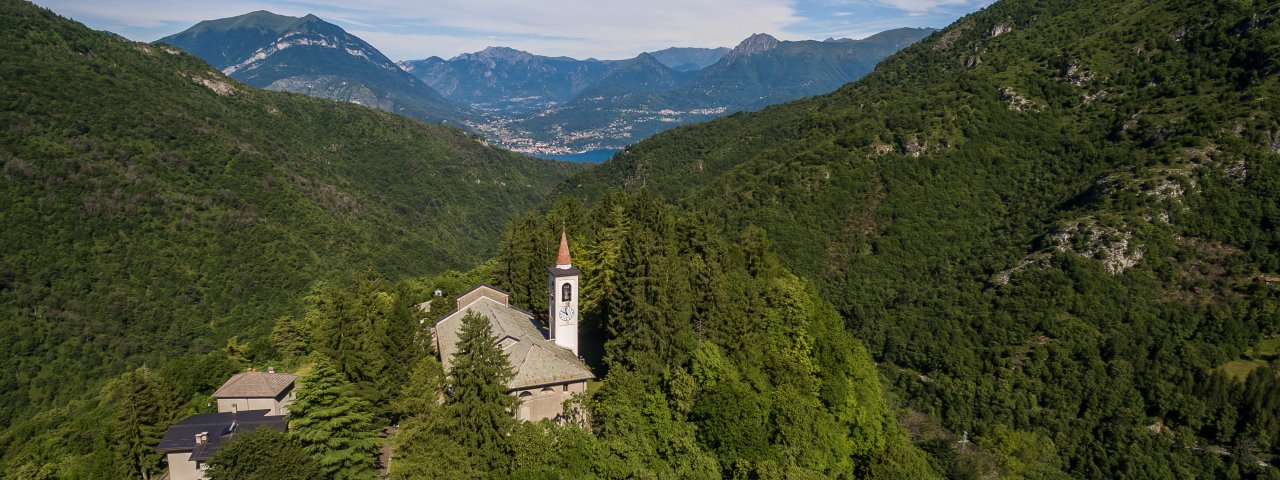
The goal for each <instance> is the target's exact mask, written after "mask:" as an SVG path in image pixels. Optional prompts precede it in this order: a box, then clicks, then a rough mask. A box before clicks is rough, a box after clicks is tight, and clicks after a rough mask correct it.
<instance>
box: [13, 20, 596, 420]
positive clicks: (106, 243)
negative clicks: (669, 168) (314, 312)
mask: <svg viewBox="0 0 1280 480" xmlns="http://www.w3.org/2000/svg"><path fill="white" fill-rule="evenodd" d="M0 45H2V46H0V72H2V74H0V78H2V80H0V197H2V198H3V202H2V205H0V244H3V245H5V247H4V248H3V249H2V250H0V332H3V333H0V357H3V358H4V359H5V360H4V362H5V363H4V368H3V369H0V424H5V425H20V424H22V423H23V422H24V421H25V420H27V419H29V418H30V417H31V416H32V415H34V414H36V413H38V412H40V411H43V410H46V409H49V408H53V407H62V408H66V405H67V402H68V401H73V400H82V399H85V398H86V397H85V394H86V393H89V392H92V391H95V390H97V389H99V388H101V387H103V386H104V385H105V381H106V379H107V378H109V377H111V376H114V375H118V374H120V373H123V372H125V371H128V370H132V369H134V368H137V367H139V366H141V365H144V364H145V365H150V366H159V365H160V364H161V363H163V362H164V361H165V360H167V359H172V358H174V357H177V356H183V355H192V354H195V355H199V354H203V353H207V352H212V351H220V350H222V349H223V348H224V347H225V346H226V345H228V342H230V341H235V342H238V344H240V345H243V346H245V347H246V348H249V349H260V348H265V345H266V343H267V342H266V334H267V332H269V331H270V330H271V328H272V322H273V321H274V320H275V319H276V318H277V317H279V316H280V315H282V314H285V313H288V312H292V311H296V310H297V309H298V308H300V306H301V303H300V299H301V297H302V295H303V294H304V293H305V292H306V291H307V290H308V289H309V288H310V286H311V284H312V282H314V281H316V280H318V279H322V278H327V277H330V276H333V275H335V274H337V273H339V272H345V271H354V270H360V269H366V268H368V269H374V270H376V271H379V272H383V273H385V274H387V275H391V276H395V277H401V276H405V275H410V274H414V275H419V274H423V273H427V272H439V271H443V270H444V269H447V268H463V267H470V266H472V265H475V264H476V263H479V262H480V261H482V260H483V259H485V258H487V257H489V256H491V255H493V253H494V251H495V246H496V243H494V242H490V243H485V242H473V241H470V239H472V238H497V236H498V235H499V234H500V232H501V231H502V223H503V221H504V219H506V218H510V217H512V216H514V215H515V213H516V212H519V211H522V210H523V209H525V208H527V206H528V205H529V204H530V203H532V202H536V201H537V200H538V199H540V198H543V197H544V196H545V195H546V191H547V190H548V189H550V188H552V186H553V185H554V184H555V182H558V181H559V180H561V179H563V178H564V176H565V175H567V174H568V173H569V172H570V171H571V169H573V168H576V167H574V166H571V165H566V164H560V163H556V162H549V161H542V160H536V159H532V158H527V157H521V156H517V155H515V154H512V153H510V152H505V151H501V150H497V149H493V148H489V147H486V146H484V145H482V144H481V143H480V142H479V141H477V139H475V138H473V137H471V136H469V135H467V134H464V133H463V132H461V131H458V130H454V129H450V128H445V127H440V126H431V125H425V124H422V123H418V122H415V121H411V120H408V119H404V118H401V117H397V116H393V115H390V114H386V113H383V112H380V111H376V110H372V109H367V108H363V107H359V106H356V105H349V104H338V103H336V102H328V101H322V100H315V99H310V98H307V97H303V96H301V95H290V94H281V93H274V92H267V91H261V90H257V89H253V88H249V87H247V86H244V85H242V84H239V83H237V82H235V81H234V80H231V79H228V78H226V77H225V76H223V75H222V74H221V73H218V72H217V71H216V70H213V69H212V68H211V67H209V66H208V65H206V64H205V63H203V62H201V61H199V60H198V59H196V58H194V57H191V56H189V55H186V54H181V53H178V52H177V50H174V49H172V47H163V46H154V45H147V44H139V43H133V42H128V41H125V40H123V39H121V38H118V37H114V36H110V35H108V34H105V33H102V32H95V31H92V30H89V29H88V28H85V27H84V26H82V25H79V24H75V23H72V22H70V21H67V20H64V19H61V18H58V17H57V16H55V15H54V14H52V13H50V12H48V11H45V10H42V9H39V8H37V7H34V6H32V5H30V4H26V3H23V2H18V1H16V0H6V1H4V2H2V3H0ZM13 433H15V432H13V431H10V432H6V433H5V434H4V435H5V436H8V435H12V434H13ZM3 443H4V441H0V444H3Z"/></svg>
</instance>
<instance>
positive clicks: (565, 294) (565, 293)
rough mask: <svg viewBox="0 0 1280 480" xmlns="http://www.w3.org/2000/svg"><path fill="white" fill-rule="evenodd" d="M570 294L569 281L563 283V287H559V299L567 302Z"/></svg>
mask: <svg viewBox="0 0 1280 480" xmlns="http://www.w3.org/2000/svg"><path fill="white" fill-rule="evenodd" d="M572 296H573V285H571V284H569V283H565V284H564V286H563V287H560V301H562V302H567V301H569V298H570V297H572Z"/></svg>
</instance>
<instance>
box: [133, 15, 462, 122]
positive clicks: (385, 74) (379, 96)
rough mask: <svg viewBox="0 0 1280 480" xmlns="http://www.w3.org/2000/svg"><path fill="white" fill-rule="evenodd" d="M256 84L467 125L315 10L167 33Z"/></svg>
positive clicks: (456, 109)
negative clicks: (298, 15)
mask: <svg viewBox="0 0 1280 480" xmlns="http://www.w3.org/2000/svg"><path fill="white" fill-rule="evenodd" d="M158 42H159V43H168V44H171V45H174V46H176V47H178V48H181V49H183V50H186V51H188V52H190V53H192V54H194V55H196V56H197V57H200V58H201V59H203V60H205V61H206V62H209V63H210V64H211V65H213V66H214V67H216V68H218V69H220V70H222V72H223V73H225V74H227V75H230V76H231V77H232V78H235V79H237V80H240V81H242V82H245V83H247V84H249V85H252V86H255V87H260V88H266V89H268V90H279V91H287V92H296V93H304V94H307V95H311V96H316V97H322V98H330V99H334V100H341V101H348V102H353V103H358V104H362V105H366V106H370V107H375V108H380V109H382V110H386V111H389V112H393V113H398V114H401V115H405V116H408V117H413V118H418V119H422V120H426V121H430V122H444V123H452V124H461V123H462V119H464V118H466V117H467V116H468V115H469V113H468V110H469V109H468V108H466V107H462V106H460V105H458V104H455V103H453V102H450V101H448V100H446V99H445V98H444V97H443V96H441V95H440V94H439V93H438V92H436V91H435V90H433V89H432V88H431V87H430V86H428V85H426V84H424V83H423V82H421V81H419V80H418V79H416V78H414V77H413V76H412V75H409V74H408V73H405V72H404V71H403V70H401V69H400V68H399V67H398V66H397V65H396V64H395V62H392V61H391V60H390V59H388V58H387V57H386V56H385V55H383V54H382V53H381V52H379V51H378V50H377V49H376V48H374V47H373V46H372V45H369V44H368V43H366V42H365V41H364V40H361V39H360V38H358V37H356V36H354V35H351V34H350V33H347V32H346V31H345V30H343V29H342V28H341V27H338V26H337V25H334V24H331V23H328V22H325V21H324V20H321V19H320V18H318V17H316V16H315V15H307V16H305V17H301V18H298V17H288V16H284V15H276V14H274V13H271V12H267V11H257V12H252V13H248V14H245V15H240V16H237V17H231V18H223V19H219V20H207V21H203V22H200V23H198V24H196V25H195V26H193V27H191V28H189V29H187V30H185V31H182V32H180V33H177V34H174V35H170V36H168V37H165V38H162V39H160V40H159V41H158Z"/></svg>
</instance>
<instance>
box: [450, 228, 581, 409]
mask: <svg viewBox="0 0 1280 480" xmlns="http://www.w3.org/2000/svg"><path fill="white" fill-rule="evenodd" d="M581 274H582V272H580V271H579V270H578V269H577V268H574V266H573V261H572V259H571V258H570V256H569V238H568V236H567V235H566V234H565V232H560V251H559V253H558V254H557V255H556V264H555V265H554V266H552V267H549V268H548V275H547V292H548V295H549V299H548V300H549V302H548V305H549V307H548V308H549V312H548V313H549V314H550V316H548V321H547V323H548V324H549V325H548V326H547V328H543V326H542V325H541V322H539V321H538V319H537V318H536V317H535V316H534V315H533V314H531V313H529V312H526V311H524V310H520V309H518V308H515V307H513V306H511V305H510V304H509V303H508V298H507V297H508V295H507V293H506V292H503V291H501V290H498V289H496V288H494V287H491V286H489V285H479V286H477V287H475V288H472V289H471V290H468V291H467V292H465V293H463V294H462V295H460V296H458V301H457V303H458V308H457V310H454V311H453V312H452V313H450V314H449V315H447V316H445V317H444V318H442V319H440V321H438V322H436V324H435V325H434V326H433V327H432V334H433V337H434V339H435V346H436V351H437V352H440V362H441V363H442V364H443V365H444V369H445V371H449V369H450V368H451V367H452V365H453V356H454V354H455V353H456V352H457V344H458V335H459V332H461V330H462V318H463V317H465V316H466V315H467V313H468V312H473V313H476V314H479V315H481V316H483V317H485V318H487V319H489V324H490V326H491V327H492V328H493V334H494V338H493V342H494V344H496V345H497V346H498V348H500V349H502V351H503V353H506V355H507V359H508V360H509V361H510V362H511V370H512V373H513V374H514V375H513V376H512V378H511V380H510V381H509V382H507V391H508V393H510V394H511V395H514V396H516V397H517V398H519V399H520V406H519V408H518V409H517V410H516V411H515V412H513V413H514V415H515V417H516V419H518V420H526V421H537V420H542V419H552V420H558V419H561V418H563V414H564V411H563V404H564V401H565V400H568V399H569V398H570V397H571V396H572V395H573V394H575V393H582V392H586V391H587V381H588V380H591V379H594V378H595V375H593V374H592V373H591V370H590V369H589V368H587V365H586V364H585V363H583V361H582V359H580V358H579V357H578V298H579V296H580V294H581V292H579V291H578V277H579V276H580V275H581Z"/></svg>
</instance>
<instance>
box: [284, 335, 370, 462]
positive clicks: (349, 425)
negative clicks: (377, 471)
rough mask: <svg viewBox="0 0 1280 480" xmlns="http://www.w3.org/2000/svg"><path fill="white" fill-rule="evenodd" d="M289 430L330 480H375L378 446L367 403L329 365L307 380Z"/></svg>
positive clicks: (323, 363)
mask: <svg viewBox="0 0 1280 480" xmlns="http://www.w3.org/2000/svg"><path fill="white" fill-rule="evenodd" d="M289 410H290V414H291V415H292V416H293V419H292V420H291V421H290V430H291V431H292V432H293V435H294V436H295V437H296V438H297V439H298V440H299V441H301V442H302V445H303V448H304V449H305V450H306V451H307V453H310V454H311V455H312V456H314V457H315V458H316V459H317V460H319V461H320V466H321V471H322V473H323V474H324V476H325V477H326V478H335V479H350V478H371V477H373V475H374V470H373V464H374V458H375V456H376V455H377V453H378V446H379V440H378V436H377V433H376V432H375V426H374V425H373V414H372V413H371V411H370V410H371V409H370V406H369V404H368V402H366V401H365V400H364V399H362V398H360V397H359V396H357V395H356V394H355V392H354V389H353V388H352V386H351V384H350V383H348V382H347V381H346V380H344V379H343V378H342V376H341V374H339V373H338V371H337V370H336V369H335V368H334V366H333V364H331V363H330V362H329V361H328V360H322V361H320V362H318V363H317V364H316V369H315V371H313V372H311V374H310V375H307V376H306V377H305V378H304V379H303V381H302V386H301V389H300V390H299V391H298V399H297V400H295V401H294V402H293V405H292V406H291V407H290V408H289Z"/></svg>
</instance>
